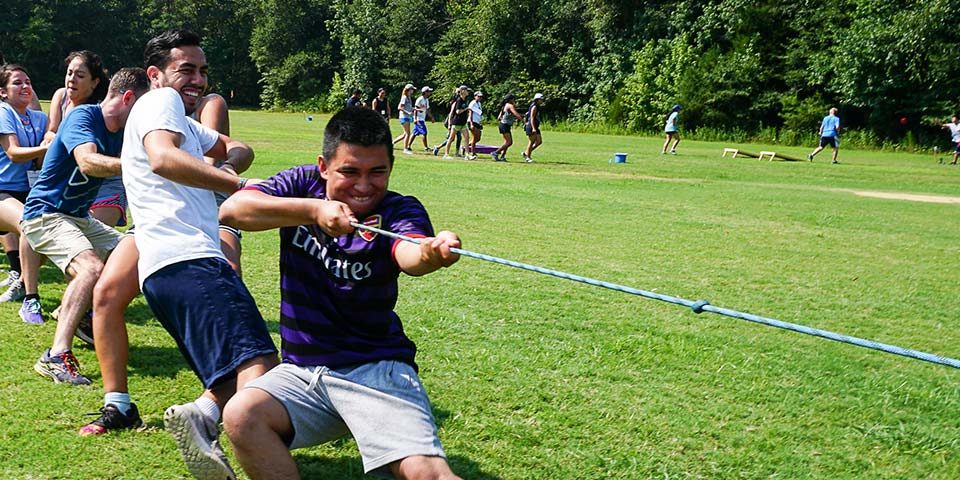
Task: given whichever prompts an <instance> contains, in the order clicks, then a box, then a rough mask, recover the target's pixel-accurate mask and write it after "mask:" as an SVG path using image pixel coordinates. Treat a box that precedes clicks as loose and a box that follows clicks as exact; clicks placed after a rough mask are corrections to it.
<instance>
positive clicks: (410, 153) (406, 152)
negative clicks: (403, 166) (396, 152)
mask: <svg viewBox="0 0 960 480" xmlns="http://www.w3.org/2000/svg"><path fill="white" fill-rule="evenodd" d="M403 153H405V154H407V155H413V150H410V149H409V148H404V149H403Z"/></svg>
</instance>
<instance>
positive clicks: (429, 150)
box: [423, 147, 433, 153]
mask: <svg viewBox="0 0 960 480" xmlns="http://www.w3.org/2000/svg"><path fill="white" fill-rule="evenodd" d="M432 150H433V149H432V148H430V147H423V153H430V152H431V151H432Z"/></svg>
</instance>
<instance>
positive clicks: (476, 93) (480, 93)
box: [473, 90, 483, 97]
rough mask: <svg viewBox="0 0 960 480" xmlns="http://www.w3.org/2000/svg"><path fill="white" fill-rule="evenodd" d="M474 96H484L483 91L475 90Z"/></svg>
mask: <svg viewBox="0 0 960 480" xmlns="http://www.w3.org/2000/svg"><path fill="white" fill-rule="evenodd" d="M473 96H474V97H482V96H483V92H481V91H480V90H477V91H476V92H474V94H473Z"/></svg>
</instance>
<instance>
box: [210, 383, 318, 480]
mask: <svg viewBox="0 0 960 480" xmlns="http://www.w3.org/2000/svg"><path fill="white" fill-rule="evenodd" d="M223 427H224V430H226V432H227V436H229V437H230V443H231V444H233V451H234V453H236V455H237V459H238V460H239V461H240V465H241V466H242V467H243V470H244V471H245V472H247V475H249V476H250V478H251V479H254V480H265V479H299V478H300V473H299V472H298V471H297V465H296V463H294V461H293V457H292V456H290V450H289V449H287V444H286V442H285V441H284V439H290V438H291V437H293V426H292V425H291V424H290V417H289V416H288V415H287V411H286V409H285V408H283V405H281V404H280V402H279V401H277V400H276V399H275V398H273V397H272V396H271V395H270V394H269V393H267V392H264V391H263V390H259V389H256V388H249V389H246V390H243V391H241V392H239V393H237V395H236V396H235V397H234V398H233V399H232V400H230V403H228V404H227V407H226V409H225V410H224V412H223Z"/></svg>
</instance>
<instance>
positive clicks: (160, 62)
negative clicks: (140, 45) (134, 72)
mask: <svg viewBox="0 0 960 480" xmlns="http://www.w3.org/2000/svg"><path fill="white" fill-rule="evenodd" d="M184 46H186V47H199V46H200V35H198V34H197V33H196V32H193V31H191V30H185V29H182V28H178V29H171V30H167V31H165V32H163V33H161V34H160V35H157V36H156V37H153V38H151V39H150V40H149V41H148V42H147V46H146V48H144V49H143V68H147V67H151V66H152V67H157V68H160V69H163V68H166V66H167V64H168V63H170V50H173V49H174V48H179V47H184Z"/></svg>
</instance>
